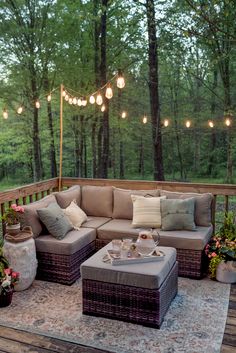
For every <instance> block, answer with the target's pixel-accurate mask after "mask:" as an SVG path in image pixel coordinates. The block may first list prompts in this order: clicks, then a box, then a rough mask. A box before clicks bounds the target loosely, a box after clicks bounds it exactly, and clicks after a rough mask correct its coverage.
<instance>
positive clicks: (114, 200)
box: [22, 185, 213, 284]
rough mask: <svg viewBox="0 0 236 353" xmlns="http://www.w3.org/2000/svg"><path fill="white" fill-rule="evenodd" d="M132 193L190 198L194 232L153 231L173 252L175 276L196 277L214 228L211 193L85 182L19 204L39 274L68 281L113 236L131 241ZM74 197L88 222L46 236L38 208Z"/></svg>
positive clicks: (64, 204) (62, 203)
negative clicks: (58, 236) (60, 236)
mask: <svg viewBox="0 0 236 353" xmlns="http://www.w3.org/2000/svg"><path fill="white" fill-rule="evenodd" d="M132 194H135V195H142V196H148V197H155V196H163V195H164V196H166V197H167V198H168V199H169V198H170V199H186V198H190V197H194V198H195V200H196V209H195V214H194V215H195V223H196V230H195V231H188V230H172V231H163V230H159V229H158V232H159V233H160V236H161V237H160V245H162V246H169V247H174V248H176V250H177V261H178V262H179V275H180V276H186V277H192V278H201V277H202V276H203V273H204V270H205V265H206V258H205V254H204V248H205V246H206V244H207V243H208V241H209V239H210V237H211V235H212V232H213V227H212V224H211V203H212V195H211V194H187V193H172V192H168V191H165V190H158V189H156V190H126V189H118V188H115V187H111V186H89V185H86V186H79V185H75V186H73V187H71V188H69V189H67V190H65V191H61V192H57V193H54V194H51V195H49V196H46V197H45V198H43V199H41V200H40V201H36V202H33V203H31V204H29V205H26V206H24V208H25V212H24V219H23V220H22V225H30V226H31V227H32V230H33V234H34V238H35V244H36V250H37V258H38V274H37V276H38V278H40V279H44V280H49V281H55V282H59V283H64V284H71V283H73V282H74V281H75V280H76V279H77V278H79V277H80V265H81V263H82V262H83V261H84V260H86V259H87V258H88V257H90V256H91V255H92V254H93V253H94V252H95V251H96V250H98V249H100V248H101V247H103V246H104V245H106V244H107V243H108V242H110V241H111V240H112V239H115V238H118V239H122V238H124V237H130V238H133V239H134V240H135V239H136V238H137V236H138V233H139V232H140V230H141V228H133V227H132V218H133V204H132V200H131V195H132ZM73 200H76V202H77V204H78V205H79V206H80V207H81V209H82V210H83V211H84V212H85V213H86V214H87V216H88V220H87V221H86V222H84V223H83V224H82V226H81V228H80V229H79V230H71V231H69V232H68V234H67V235H66V236H65V238H63V239H62V240H58V239H56V238H54V237H53V236H52V235H50V234H48V231H47V229H45V227H44V225H43V224H42V223H41V221H40V220H39V217H38V214H37V210H38V209H41V208H45V207H47V206H48V205H49V204H51V203H55V202H57V203H58V205H59V206H60V207H61V208H63V209H64V208H66V207H68V206H69V205H70V203H71V201H73Z"/></svg>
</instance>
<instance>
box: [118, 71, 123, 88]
mask: <svg viewBox="0 0 236 353" xmlns="http://www.w3.org/2000/svg"><path fill="white" fill-rule="evenodd" d="M116 84H117V87H118V88H124V87H125V79H124V77H123V75H122V72H121V70H118V78H117V81H116Z"/></svg>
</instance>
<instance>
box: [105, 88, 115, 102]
mask: <svg viewBox="0 0 236 353" xmlns="http://www.w3.org/2000/svg"><path fill="white" fill-rule="evenodd" d="M105 96H106V98H107V99H111V98H112V97H113V91H112V88H111V86H110V85H108V86H107V89H106V93H105Z"/></svg>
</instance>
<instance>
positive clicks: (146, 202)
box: [131, 195, 166, 228]
mask: <svg viewBox="0 0 236 353" xmlns="http://www.w3.org/2000/svg"><path fill="white" fill-rule="evenodd" d="M165 198H166V196H161V197H144V196H138V195H131V199H132V201H133V221H132V226H133V227H134V228H137V227H143V228H148V227H150V228H161V205H160V202H161V199H165Z"/></svg>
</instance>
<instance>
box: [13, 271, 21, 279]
mask: <svg viewBox="0 0 236 353" xmlns="http://www.w3.org/2000/svg"><path fill="white" fill-rule="evenodd" d="M11 276H12V278H19V276H20V273H19V272H12V274H11Z"/></svg>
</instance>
